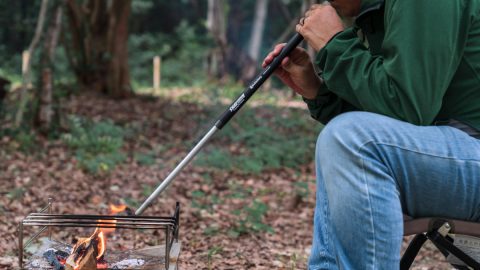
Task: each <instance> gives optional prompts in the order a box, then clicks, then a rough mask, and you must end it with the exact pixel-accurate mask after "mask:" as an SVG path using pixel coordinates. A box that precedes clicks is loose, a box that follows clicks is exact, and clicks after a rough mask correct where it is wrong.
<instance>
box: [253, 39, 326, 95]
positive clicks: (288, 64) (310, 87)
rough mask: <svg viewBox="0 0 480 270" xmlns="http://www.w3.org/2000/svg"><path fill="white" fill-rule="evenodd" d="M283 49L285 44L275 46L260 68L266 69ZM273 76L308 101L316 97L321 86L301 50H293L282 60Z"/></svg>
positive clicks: (306, 56)
mask: <svg viewBox="0 0 480 270" xmlns="http://www.w3.org/2000/svg"><path fill="white" fill-rule="evenodd" d="M283 47H285V44H278V45H277V46H275V49H274V50H273V51H272V52H270V53H269V54H268V55H267V57H265V60H264V61H263V64H262V67H263V68H265V67H267V66H268V65H269V64H270V63H271V62H272V61H273V59H274V58H275V57H276V56H277V55H279V54H280V52H281V51H282V49H283ZM275 74H276V75H277V76H278V77H279V78H280V79H281V80H282V82H283V83H285V84H286V85H288V86H289V87H290V88H292V89H293V90H294V91H295V92H297V93H298V94H300V95H302V96H303V97H305V98H308V99H314V98H315V97H316V96H317V92H318V89H319V88H320V86H321V84H322V83H321V81H320V78H319V77H318V76H317V74H316V73H315V69H314V67H313V63H312V60H311V59H310V56H309V55H308V53H307V52H306V51H305V50H304V49H302V48H295V49H294V50H293V51H292V52H291V53H290V55H289V56H288V57H286V58H285V59H283V61H282V63H281V65H280V66H279V67H278V68H277V69H276V70H275Z"/></svg>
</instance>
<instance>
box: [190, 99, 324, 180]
mask: <svg viewBox="0 0 480 270" xmlns="http://www.w3.org/2000/svg"><path fill="white" fill-rule="evenodd" d="M267 109H268V110H267V111H269V113H270V114H271V115H270V116H269V117H258V116H257V115H256V114H257V113H260V111H263V113H265V110H266V108H258V109H257V108H256V109H253V108H248V109H246V110H244V111H243V112H241V113H240V114H239V115H238V116H237V118H236V119H234V120H232V123H231V124H230V125H227V126H226V127H225V128H224V129H223V130H222V135H223V136H224V137H223V138H224V140H225V141H224V142H223V145H226V146H227V147H225V148H227V149H225V148H219V147H217V146H213V147H209V148H207V149H206V151H204V152H203V153H201V154H200V155H199V157H198V159H197V161H196V164H197V165H199V166H205V167H214V168H218V169H222V170H231V169H238V170H240V171H242V172H245V173H254V174H256V173H261V172H262V171H264V170H266V169H277V168H282V167H287V168H296V167H298V166H300V165H302V164H306V163H308V162H311V161H312V159H313V156H314V155H313V151H314V149H315V146H314V142H315V136H316V135H317V134H318V131H317V130H318V125H314V124H312V122H311V120H310V119H309V118H308V117H305V115H304V113H303V112H302V114H303V115H300V113H297V112H292V113H291V114H290V115H286V114H284V113H283V112H280V111H278V110H277V109H276V108H275V107H267ZM238 144H240V145H242V147H243V148H244V151H242V152H241V153H233V152H232V151H230V150H229V149H228V146H230V145H238Z"/></svg>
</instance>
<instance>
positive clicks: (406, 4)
mask: <svg viewBox="0 0 480 270" xmlns="http://www.w3.org/2000/svg"><path fill="white" fill-rule="evenodd" d="M337 14H340V15H341V16H346V17H349V16H354V17H356V20H355V26H354V27H350V28H344V26H343V24H342V20H341V19H340V17H339V15H337ZM478 14H480V0H420V1H419V0H385V1H384V2H379V3H377V2H376V1H371V0H370V1H367V0H363V1H362V0H333V1H331V5H330V4H323V5H315V6H313V7H312V8H311V9H310V10H309V11H308V12H307V13H306V14H305V17H304V18H302V19H301V20H300V23H299V24H298V25H297V29H296V30H297V32H299V33H300V34H302V35H303V36H304V38H305V40H306V41H307V42H308V44H310V45H311V46H312V47H313V48H314V49H315V50H316V51H317V52H318V55H317V61H316V63H315V64H316V65H317V67H318V69H319V70H321V74H319V76H317V75H316V73H315V71H314V65H313V64H312V61H311V60H310V58H309V57H308V55H307V53H306V52H305V51H304V50H303V49H300V48H297V49H296V50H294V51H293V53H292V54H291V55H290V57H289V58H287V59H285V60H284V61H283V62H282V67H280V68H279V69H278V70H277V75H278V76H279V77H280V78H281V79H282V80H283V82H285V83H286V84H287V85H288V86H290V87H291V88H292V89H294V90H295V91H296V92H298V93H299V94H300V95H302V96H303V98H304V100H305V102H306V103H307V104H308V108H309V110H310V112H311V114H312V116H313V117H314V118H315V119H317V120H319V121H320V122H322V123H324V124H327V125H326V127H325V128H324V130H323V131H322V133H321V135H320V136H319V139H318V142H317V151H316V167H317V198H316V199H317V201H316V209H315V218H314V236H313V237H314V238H313V246H312V251H311V257H310V261H309V268H310V269H398V268H399V260H400V248H401V242H402V234H403V227H402V226H403V216H402V214H403V213H405V214H407V215H410V216H413V217H426V216H440V217H448V218H454V219H462V220H468V221H480V196H479V195H478V193H479V192H480V140H479V139H478V138H480V136H479V134H480V133H479V130H480V16H479V15H478ZM282 47H283V45H278V46H277V47H276V48H275V49H274V50H273V51H272V52H271V53H270V54H269V55H268V56H267V57H266V59H265V62H264V66H265V65H268V64H269V63H270V62H271V61H272V59H273V57H274V56H276V55H277V54H278V53H279V52H280V50H281V48H282ZM332 119H333V120H332Z"/></svg>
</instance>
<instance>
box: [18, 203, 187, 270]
mask: <svg viewBox="0 0 480 270" xmlns="http://www.w3.org/2000/svg"><path fill="white" fill-rule="evenodd" d="M179 215H180V206H179V203H177V204H176V207H175V212H174V214H173V216H171V217H157V216H135V215H124V216H121V215H59V214H53V213H52V200H51V199H49V202H48V205H47V206H46V207H45V208H44V209H42V210H41V211H39V212H38V213H32V214H30V215H28V216H27V217H26V218H25V219H24V220H23V221H21V222H20V224H19V235H18V244H19V254H18V260H19V266H20V269H28V270H39V269H42V270H44V269H54V270H59V269H65V270H70V269H75V270H79V269H80V270H82V269H85V270H91V269H161V268H163V267H165V268H164V269H166V270H171V269H172V270H175V269H177V261H178V257H179V255H180V247H181V243H180V242H179V241H178V232H179ZM26 227H34V229H37V230H36V231H35V232H33V233H31V234H29V235H30V236H31V237H30V238H29V239H28V240H27V241H25V242H24V239H25V237H26V234H27V233H26V229H27V228H26ZM55 228H56V229H55ZM66 228H73V229H77V230H78V229H82V228H96V229H95V232H94V233H93V234H92V235H91V236H90V237H89V238H80V240H79V242H77V243H76V244H75V245H74V246H71V245H68V244H65V243H62V242H59V241H56V240H54V238H52V237H53V235H52V234H53V230H54V229H55V230H57V229H62V230H64V229H66ZM115 229H122V230H126V231H130V232H131V233H133V234H136V233H138V232H143V231H146V230H150V231H163V232H164V245H160V246H150V247H147V248H143V249H130V250H126V251H125V250H122V251H116V250H106V248H105V247H106V244H105V239H104V238H103V234H104V232H107V231H109V230H110V231H113V230H115ZM29 231H31V230H29ZM42 235H44V236H48V238H47V237H44V238H40V237H41V236H42ZM149 235H152V236H153V235H155V233H152V234H149ZM160 235H161V234H160ZM156 237H159V238H160V239H158V240H160V241H162V239H161V236H156ZM41 240H43V243H42V244H41V245H40V247H39V248H36V250H35V251H33V252H32V251H31V250H30V251H29V253H31V254H28V255H27V248H29V247H30V246H32V244H33V243H36V244H39V242H41Z"/></svg>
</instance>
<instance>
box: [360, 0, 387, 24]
mask: <svg viewBox="0 0 480 270" xmlns="http://www.w3.org/2000/svg"><path fill="white" fill-rule="evenodd" d="M384 4H385V1H384V0H362V7H361V9H360V14H358V16H357V17H356V19H355V20H359V19H361V18H362V17H363V16H364V15H365V14H367V13H369V12H371V11H374V10H379V9H381V8H382V7H383V5H384Z"/></svg>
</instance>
